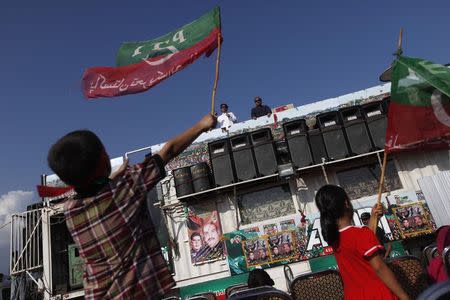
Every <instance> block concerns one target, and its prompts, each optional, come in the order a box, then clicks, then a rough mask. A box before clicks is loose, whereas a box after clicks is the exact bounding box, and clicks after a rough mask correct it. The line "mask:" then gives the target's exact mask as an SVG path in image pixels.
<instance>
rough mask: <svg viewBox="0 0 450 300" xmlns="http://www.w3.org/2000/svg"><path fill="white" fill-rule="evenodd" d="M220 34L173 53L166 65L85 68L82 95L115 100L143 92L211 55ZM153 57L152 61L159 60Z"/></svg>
mask: <svg viewBox="0 0 450 300" xmlns="http://www.w3.org/2000/svg"><path fill="white" fill-rule="evenodd" d="M219 33H220V29H219V28H215V29H214V30H212V31H211V33H210V34H209V35H208V36H207V37H206V38H205V39H203V40H202V41H200V42H199V43H197V44H195V45H194V46H192V47H190V48H187V49H185V50H182V51H180V52H177V53H175V54H174V55H173V56H172V57H170V59H168V60H167V61H166V62H164V63H162V64H160V65H157V66H153V65H149V64H148V63H147V62H145V61H141V62H139V63H136V64H131V65H126V66H121V67H94V68H89V69H87V70H86V71H85V72H84V74H83V78H82V88H83V93H84V96H85V97H86V98H88V99H92V98H97V97H115V96H121V95H127V94H135V93H140V92H144V91H146V90H148V89H150V88H151V87H153V86H155V85H156V84H158V83H159V82H161V81H162V80H164V79H165V78H167V77H169V76H171V75H172V74H174V73H176V72H178V71H180V70H182V69H184V68H185V67H186V66H187V65H188V64H190V63H192V62H193V61H194V60H196V59H197V58H199V57H200V56H201V55H202V54H206V55H208V54H210V53H211V52H212V51H213V50H214V49H215V48H216V47H217V40H218V36H219ZM158 59H160V57H159V58H154V59H152V60H151V61H155V60H158Z"/></svg>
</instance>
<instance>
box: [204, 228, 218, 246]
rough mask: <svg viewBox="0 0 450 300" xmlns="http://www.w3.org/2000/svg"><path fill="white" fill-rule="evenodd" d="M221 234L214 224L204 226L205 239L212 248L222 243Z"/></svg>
mask: <svg viewBox="0 0 450 300" xmlns="http://www.w3.org/2000/svg"><path fill="white" fill-rule="evenodd" d="M219 234H220V233H219V232H218V230H217V227H216V225H215V224H214V223H212V222H209V223H206V224H205V225H203V238H204V239H205V242H206V244H208V246H209V247H210V248H214V247H215V246H217V244H218V243H219V242H220V238H219Z"/></svg>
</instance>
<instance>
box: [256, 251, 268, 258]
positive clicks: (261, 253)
mask: <svg viewBox="0 0 450 300" xmlns="http://www.w3.org/2000/svg"><path fill="white" fill-rule="evenodd" d="M258 255H259V258H260V259H264V258H266V251H265V250H264V249H259V250H258Z"/></svg>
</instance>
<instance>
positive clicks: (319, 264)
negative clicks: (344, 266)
mask: <svg viewBox="0 0 450 300" xmlns="http://www.w3.org/2000/svg"><path fill="white" fill-rule="evenodd" d="M308 262H309V266H310V268H311V272H319V271H324V270H329V269H331V270H337V269H338V267H337V262H336V258H335V257H334V255H326V256H321V257H317V258H313V259H310V260H309V261H308Z"/></svg>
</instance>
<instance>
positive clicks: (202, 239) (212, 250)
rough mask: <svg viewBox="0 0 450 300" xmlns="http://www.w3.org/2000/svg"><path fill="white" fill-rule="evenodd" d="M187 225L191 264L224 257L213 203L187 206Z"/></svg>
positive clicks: (216, 213)
mask: <svg viewBox="0 0 450 300" xmlns="http://www.w3.org/2000/svg"><path fill="white" fill-rule="evenodd" d="M187 227H188V234H189V243H190V248H191V261H192V264H200V263H204V262H207V261H211V260H216V259H221V258H223V257H224V244H223V241H222V239H221V236H222V228H221V224H220V220H219V214H218V212H217V209H216V208H215V205H210V206H209V207H208V206H205V205H203V204H202V205H198V206H189V207H188V218H187Z"/></svg>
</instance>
